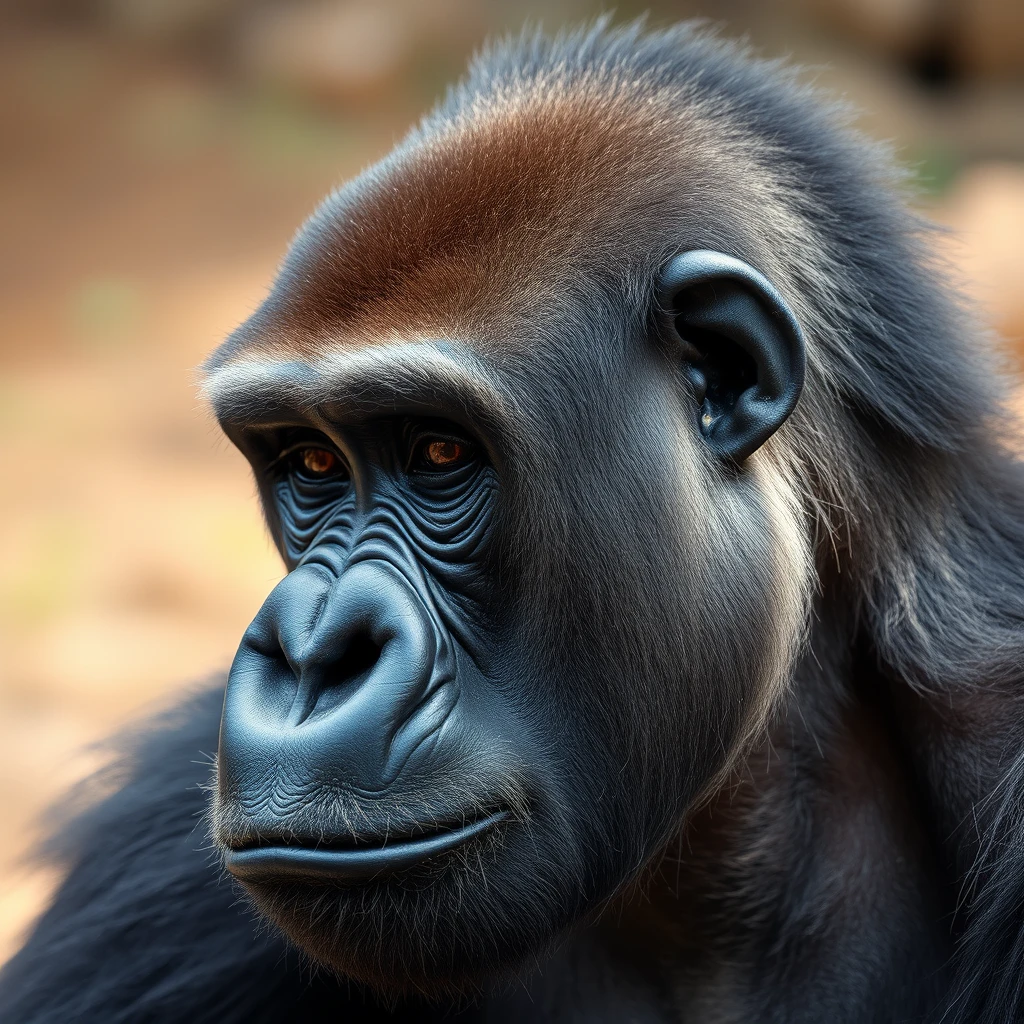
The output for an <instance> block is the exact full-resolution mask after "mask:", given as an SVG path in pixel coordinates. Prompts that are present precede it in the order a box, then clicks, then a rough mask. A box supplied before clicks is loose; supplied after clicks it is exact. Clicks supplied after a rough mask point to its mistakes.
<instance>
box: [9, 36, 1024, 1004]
mask: <svg viewBox="0 0 1024 1024" xmlns="http://www.w3.org/2000/svg"><path fill="white" fill-rule="evenodd" d="M844 117H845V114H844V113H843V112H842V111H841V110H839V109H838V108H836V107H835V106H834V105H829V103H827V102H825V101H823V100H822V99H821V98H819V97H818V96H816V94H814V93H813V92H812V91H811V90H810V89H808V88H807V87H806V86H804V85H802V84H801V83H800V81H799V80H798V79H797V78H795V77H794V75H793V74H792V73H791V72H789V71H786V70H784V69H781V68H780V67H779V66H778V65H777V64H774V63H767V62H763V61H759V60H757V59H755V58H753V57H752V56H751V55H750V54H748V53H747V52H746V51H745V50H743V49H742V48H740V47H737V46H735V45H732V44H729V43H727V42H723V41H721V40H720V39H718V38H717V37H715V36H714V35H711V34H708V33H707V32H706V31H704V30H702V29H699V28H695V27H693V26H687V25H684V26H682V27H680V28H676V29H671V30H667V31H661V32H648V31H647V30H646V29H644V28H643V27H642V26H640V25H632V26H627V27H625V28H620V29H611V28H609V27H608V25H607V24H606V23H604V22H600V23H597V24H596V25H593V26H590V27H588V28H586V29H583V30H580V31H576V32H573V33H567V34H564V35H561V36H558V37H555V38H549V37H545V36H543V35H541V34H526V35H524V36H522V37H521V38H519V39H516V40H512V41H508V42H504V43H501V44H498V45H496V46H494V47H492V48H491V49H489V50H487V51H486V52H484V53H483V55H482V56H480V57H479V58H478V59H477V60H476V62H475V63H474V64H473V66H472V68H471V70H470V71H469V73H468V76H467V77H466V79H465V80H464V81H463V82H462V83H461V84H460V85H458V86H457V87H455V88H454V90H453V91H452V92H451V93H450V94H449V95H448V97H447V98H446V99H445V100H444V101H443V102H442V103H441V105H440V106H439V108H438V109H437V110H436V111H435V112H433V113H432V114H430V115H429V116H428V117H427V118H426V119H425V120H424V121H423V122H422V123H421V124H420V125H419V126H418V127H416V128H415V129H414V130H413V131H412V132H411V134H409V136H408V137H407V138H406V139H405V140H404V141H403V142H402V143H401V144H400V145H399V146H398V147H397V148H396V149H395V150H394V152H393V153H391V154H390V155H389V156H387V157H386V158H385V159H384V160H382V161H381V162H380V163H378V164H377V165H375V166H373V167H371V168H370V169H369V170H367V171H366V172H365V173H363V174H362V175H361V176H359V177H358V178H357V179H356V180H354V181H353V182H351V183H349V184H347V185H345V186H344V187H343V188H341V189H340V190H339V191H337V192H335V193H334V194H332V195H330V196H329V197H328V198H327V199H326V200H325V201H324V203H323V204H322V205H321V207H320V208H319V209H318V210H317V211H316V212H315V213H314V214H313V215H312V217H311V218H310V219H309V221H308V222H307V223H306V224H305V225H304V227H303V228H302V229H301V231H300V232H299V234H298V236H297V238H296V239H295V241H294V243H293V244H292V246H291V248H290V250H289V252H288V254H287V256H286V258H285V260H284V263H283V265H282V267H281V270H280V273H279V275H278V278H277V280H276V283H275V284H274V286H273V289H272V291H271V292H270V294H269V296H268V298H267V299H266V301H265V302H264V303H263V304H262V305H261V306H260V308H259V309H258V310H257V311H256V312H255V314H254V315H253V316H252V317H251V318H250V319H249V320H248V321H247V322H246V323H245V324H243V325H242V326H241V327H240V328H239V329H238V330H237V331H236V332H235V333H234V334H233V335H232V336H231V337H230V338H229V339H228V340H227V341H226V342H225V343H224V344H223V345H222V346H221V347H220V348H219V349H218V350H217V351H216V352H215V353H214V355H213V356H212V357H211V358H210V360H209V362H208V363H207V364H206V366H205V369H204V383H203V389H204V392H205V394H206V396H207V397H208V399H209V401H210V402H211V404H212V407H213V409H214V410H215V412H216V414H217V416H218V418H219V420H220V422H221V424H222V425H223V427H224V429H225V431H226V432H227V434H228V436H229V437H230V438H231V440H232V441H233V442H234V443H235V444H236V445H237V446H238V448H239V449H240V450H241V452H242V453H243V454H244V455H245V457H246V458H247V459H248V460H249V462H250V463H251V464H252V467H253V472H254V474H255V479H256V481H257V484H258V488H259V492H260V495H261V499H262V504H263V508H264V510H265V514H266V519H267V523H268V525H269V529H270V531H271V532H272V534H273V537H274V539H275V541H276V543H277V546H278V548H279V550H280V553H281V556H282V558H283V560H284V562H285V564H286V566H287V569H288V574H287V576H286V577H285V578H284V579H283V581H282V582H281V583H280V584H279V585H278V586H277V587H276V588H275V589H274V591H273V592H272V593H271V594H270V596H269V598H268V599H267V601H266V603H265V604H264V606H263V607H262V609H261V610H260V611H259V613H258V614H257V616H256V618H255V620H254V621H253V623H252V625H251V626H250V627H249V629H248V630H247V631H246V633H245V635H244V636H243V637H242V640H241V644H240V647H239V649H238V653H237V656H236V657H235V660H234V663H233V665H232V667H231V670H230V673H229V675H228V678H227V681H226V687H225V686H224V685H221V684H218V685H216V686H214V687H212V688H209V687H208V688H207V689H205V690H202V691H200V692H198V693H195V694H193V695H191V696H189V697H188V699H187V700H184V701H183V702H182V703H181V704H180V706H179V707H177V708H176V709H174V710H172V711H170V712H167V713H166V714H165V715H164V716H163V717H162V718H161V719H159V720H158V721H156V722H154V723H151V724H149V725H148V726H146V727H144V728H142V729H141V731H139V732H137V733H136V734H135V736H134V737H133V738H129V739H128V740H127V741H126V747H125V750H124V756H123V758H122V759H121V760H120V761H118V762H117V763H116V765H115V767H114V768H112V769H111V772H110V773H108V775H106V776H105V777H104V779H103V780H101V781H102V785H100V786H99V787H98V788H94V789H93V791H92V792H93V794H94V795H93V797H92V799H91V800H89V801H88V802H87V803H86V805H85V806H84V807H80V808H79V809H78V811H76V813H75V814H74V815H71V816H69V817H67V818H66V819H65V820H63V821H62V822H61V823H60V824H59V825H58V827H57V829H56V833H55V835H54V838H53V840H52V845H51V847H50V855H51V856H53V857H54V858H56V859H57V860H58V861H59V862H60V863H61V864H63V865H64V866H65V869H66V872H67V874H66V881H65V882H64V883H63V885H62V887H61V888H60V889H59V891H58V892H57V894H56V896H55V898H54V900H53V902H52V905H51V906H50V908H49V909H48V910H47V911H46V912H45V913H44V914H43V916H42V918H41V919H40V921H39V922H38V924H37V925H36V927H35V930H34V931H33V932H32V934H31V935H30V937H29V938H28V940H27V942H26V944H25V946H24V948H23V949H22V950H21V952H20V953H18V954H17V956H15V958H14V959H13V960H12V961H11V962H10V964H9V965H8V966H7V968H6V969H5V972H4V974H3V978H2V982H0V1007H2V1019H3V1020H4V1021H10V1022H17V1024H40V1022H46V1024H55V1022H61V1024H63V1022H69V1021H77V1022H104V1024H111V1022H113V1024H117V1022H132V1024H138V1022H171V1021H174V1022H178V1021H186V1022H189V1024H200V1022H214V1021H216V1022H219V1024H230V1022H233V1021H237V1022H241V1021H246V1022H251V1021H302V1020H309V1021H312V1020H317V1021H321V1020H343V1021H384V1020H403V1019H404V1020H413V1021H429V1020H434V1019H442V1020H458V1021H466V1022H470V1021H483V1020H486V1021H538V1022H542V1024H543V1022H561V1021H594V1022H616V1024H618V1022H627V1021H635V1022H668V1021H680V1022H694V1021H701V1022H715V1024H733V1022H735V1024H740V1022H744V1024H745V1022H750V1021H761V1022H778V1024H783V1022H786V1024H791V1022H825V1021H827V1022H883V1021H892V1022H895V1021H933V1022H938V1021H940V1020H941V1021H944V1022H952V1021H959V1022H965V1021H971V1022H997V1021H998V1022H1005V1021H1010V1020H1021V1019H1024V921H1022V918H1021V915H1020V908H1021V906H1022V904H1024V863H1022V859H1024V834H1022V833H1024V817H1022V796H1024V714H1022V713H1021V710H1020V705H1021V700H1022V697H1024V687H1022V683H1024V657H1022V651H1024V475H1022V471H1021V465H1020V463H1019V462H1017V461H1016V460H1015V456H1014V444H1015V440H1014V424H1013V421H1012V419H1011V417H1010V416H1009V414H1008V413H1007V412H1005V411H1004V385H1003V383H1001V382H1003V381H1005V379H1006V378H1005V375H1004V374H1003V373H1002V371H1001V369H1000V366H999V364H998V360H997V359H996V358H995V356H994V354H993V349H992V346H991V345H990V344H989V342H988V341H987V340H986V336H985V334H984V332H983V331H982V330H980V329H979V328H978V326H977V325H976V324H975V323H974V322H973V321H972V318H971V316H970V315H969V313H968V312H966V311H965V310H964V309H963V308H962V307H961V304H960V303H959V302H958V299H957V296H956V294H955V292H953V291H952V290H951V289H950V287H949V285H948V284H946V283H945V281H944V279H943V277H942V276H941V275H940V274H939V273H938V272H937V270H936V268H935V267H933V266H932V264H931V261H930V259H929V255H928V253H929V243H928V239H927V234H926V232H924V231H923V228H922V225H921V224H920V223H919V222H918V221H917V219H916V218H914V217H913V216H912V215H911V214H910V213H908V212H907V210H906V207H905V205H904V201H903V198H902V197H901V186H900V182H899V179H898V176H897V175H896V174H895V172H894V171H893V169H892V167H891V164H890V162H889V158H888V157H887V156H886V155H885V153H883V152H881V151H880V150H879V149H878V148H877V147H875V146H873V145H871V144H868V143H867V142H865V140H864V139H862V138H861V137H860V136H858V135H856V134H855V133H853V132H852V131H851V130H849V128H848V127H847V126H846V125H845V124H844ZM154 653H155V654H156V652H154ZM218 730H219V732H218ZM214 750H216V752H217V753H216V764H215V766H214V769H213V773H212V777H211V776H210V772H209V767H210V766H209V764H207V763H204V760H203V754H204V752H205V753H207V754H209V753H211V752H213V751H214Z"/></svg>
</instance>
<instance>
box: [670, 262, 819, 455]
mask: <svg viewBox="0 0 1024 1024" xmlns="http://www.w3.org/2000/svg"><path fill="white" fill-rule="evenodd" d="M659 306H660V310H661V316H662V317H663V327H664V329H665V331H666V334H667V336H668V337H669V338H671V339H674V340H675V342H676V343H677V344H678V345H679V347H680V350H681V352H682V355H683V365H684V372H685V374H686V378H687V380H688V381H689V383H690V385H691V387H692V388H693V391H694V394H695V396H696V398H697V403H698V405H699V407H700V412H699V422H698V428H699V430H700V433H701V435H702V436H703V438H704V440H705V441H706V442H707V444H708V445H709V446H710V447H711V449H712V450H713V451H714V452H715V453H716V454H717V455H719V456H720V457H722V458H724V459H731V460H732V461H734V462H741V461H742V460H743V459H745V458H746V457H747V456H748V455H750V454H751V452H754V451H756V450H757V449H758V448H760V447H761V445H762V444H764V442H765V441H767V440H768V438H769V437H771V435H772V434H774V433H775V431H776V430H778V428H779V427H780V426H781V425H782V423H783V421H784V420H785V419H786V417H787V416H788V415H789V414H790V413H791V412H792V411H793V409H794V407H795V406H796V402H797V399H798V398H799V397H800V390H801V389H802V387H803V383H804V362H805V356H804V339H803V334H802V333H801V331H800V327H799V325H798V324H797V322H796V320H795V318H794V317H793V314H792V312H791V311H790V308H789V306H787V305H786V302H785V300H784V299H783V298H782V296H781V295H780V294H779V293H778V292H777V291H776V290H775V288H774V287H772V285H771V283H770V282H769V281H768V280H767V279H766V278H765V277H763V276H762V275H761V274H759V273H758V272H757V271H756V270H754V268H753V267H750V266H748V265H747V264H746V263H744V262H743V261H742V260H738V259H735V258H734V257H732V256H726V255H725V254H724V253H720V252H711V251H709V250H695V251H693V252H684V253H682V254H680V255H679V256H676V257H675V258H674V259H673V260H672V262H671V263H669V264H668V266H667V267H665V269H664V271H663V272H662V275H661V280H660V293H659Z"/></svg>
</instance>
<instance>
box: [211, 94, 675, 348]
mask: <svg viewBox="0 0 1024 1024" xmlns="http://www.w3.org/2000/svg"><path fill="white" fill-rule="evenodd" d="M666 116H667V115H666V114H665V113H664V111H661V110H659V109H658V108H657V107H656V105H652V104H650V103H648V104H646V106H645V105H641V104H637V103H635V102H627V101H626V99H624V98H622V97H620V98H617V99H616V98H609V97H608V96H606V95H602V94H599V93H597V92H596V91H595V92H594V93H589V92H587V91H586V90H578V91H577V92H575V93H573V94H572V95H550V94H540V95H534V94H530V95H525V96H513V97H509V96H504V97H501V98H499V99H494V100H492V101H491V102H490V103H488V104H483V105H482V106H481V108H480V109H474V110H472V111H470V112H469V113H463V114H459V115H456V116H453V117H450V118H436V119H435V120H434V121H433V122H428V123H426V124H425V125H424V126H423V127H421V128H420V129H417V130H416V131H414V132H413V133H412V134H411V135H410V137H409V138H408V139H407V140H406V141H405V142H404V143H403V144H402V145H401V146H400V147H399V148H398V149H397V150H396V151H395V152H394V153H392V154H391V155H390V156H389V157H388V158H386V159H385V160H384V161H382V162H381V163H380V164H378V165H376V166H375V167H373V168H371V169H370V170H369V171H367V172H365V173H364V174H363V175H361V176H360V177H359V178H357V179H356V180H355V181H353V182H351V183H350V184H349V185H347V186H346V187H344V188H342V189H340V190H339V191H338V192H336V193H334V194H333V195H331V196H330V197H328V199H327V200H326V201H325V202H324V203H323V204H322V206H321V207H320V208H319V209H318V210H317V212H316V213H315V214H314V215H313V217H311V218H310V220H309V221H308V222H307V223H306V224H305V225H304V227H303V229H302V230H301V231H300V233H299V235H298V236H297V238H296V240H295V242H294V243H293V245H292V248H291V250H290V252H289V253H288V255H287V257H286V260H285V262H284V264H283V266H282V269H281V272H280V275H279V277H278V280H277V281H276V283H275V285H274V288H273V291H272V293H271V295H270V296H269V298H268V299H267V301H266V302H265V303H264V304H263V306H262V307H261V308H260V309H259V310H258V311H257V313H256V314H254V316H253V317H252V318H251V319H250V320H249V321H248V322H247V323H246V324H245V325H243V327H242V328H241V329H240V330H239V331H238V332H236V334H235V335H234V336H233V337H232V338H230V339H229V340H228V342H227V343H225V345H224V346H223V347H222V349H221V350H220V352H219V353H217V354H216V355H215V356H214V359H213V360H212V363H213V365H217V364H221V363H223V362H225V361H230V360H233V359H235V358H239V357H243V358H244V357H245V356H248V355H251V354H253V353H254V352H258V353H259V354H261V355H266V356H273V357H275V358H289V357H296V358H303V359H310V358H318V357H322V356H323V355H324V354H326V353H329V352H338V351H339V350H348V349H352V348H358V347H361V346H364V345H367V344H373V345H380V344H386V343H389V342H390V341H393V342H395V343H397V344H402V343H405V342H408V341H409V340H410V339H416V338H423V337H429V338H440V339H452V340H455V339H472V340H473V341H474V342H475V343H476V344H478V345H479V346H484V347H485V348H486V346H487V345H489V344H490V345H492V346H501V347H504V348H507V347H508V346H510V345H515V344H522V343H525V339H524V336H526V335H528V334H529V325H530V324H531V322H538V321H540V320H542V319H543V318H544V317H545V315H548V316H550V314H551V311H552V310H554V309H557V308H559V307H560V306H563V305H564V303H565V301H566V298H567V295H568V294H569V293H573V292H578V291H579V290H580V289H582V288H585V286H586V282H587V280H588V276H589V275H592V274H593V273H595V272H602V273H605V272H607V271H608V268H613V270H614V269H619V270H622V269H623V268H626V267H635V266H636V265H637V263H641V264H642V263H644V262H645V261H646V260H651V259H652V260H654V261H655V262H656V261H657V260H658V259H660V257H659V256H658V254H657V250H658V245H657V239H656V234H657V231H656V225H657V224H658V223H659V219H661V220H663V219H664V217H665V204H664V199H665V197H666V195H667V194H668V191H669V175H668V172H667V169H666V166H665V165H666V163H668V162H669V161H667V160H666V154H665V133H664V131H659V130H658V126H659V125H662V126H663V125H664V122H665V120H666ZM678 119H679V114H678V112H676V114H675V120H676V123H677V126H678ZM674 171H675V173H674V180H675V182H676V184H677V186H678V181H679V171H680V167H679V164H678V163H676V166H675V168H674Z"/></svg>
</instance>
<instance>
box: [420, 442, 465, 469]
mask: <svg viewBox="0 0 1024 1024" xmlns="http://www.w3.org/2000/svg"><path fill="white" fill-rule="evenodd" d="M423 455H424V458H425V459H426V461H427V462H428V463H430V465H431V466H438V467H445V468H447V467H449V466H456V465H458V464H459V463H460V462H464V461H465V458H466V446H465V445H464V444H460V443H459V442H458V441H430V442H429V443H428V444H427V445H426V447H425V448H424V450H423Z"/></svg>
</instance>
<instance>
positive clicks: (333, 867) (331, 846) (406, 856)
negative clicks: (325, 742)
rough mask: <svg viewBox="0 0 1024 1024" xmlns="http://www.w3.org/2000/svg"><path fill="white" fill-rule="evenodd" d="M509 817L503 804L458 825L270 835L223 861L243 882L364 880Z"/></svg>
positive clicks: (424, 857) (410, 864)
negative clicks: (382, 832)
mask: <svg viewBox="0 0 1024 1024" xmlns="http://www.w3.org/2000/svg"><path fill="white" fill-rule="evenodd" d="M508 817H509V814H508V812H507V811H504V810H498V811H493V812H491V813H489V814H486V815H485V816H483V817H477V818H474V819H472V820H469V819H463V820H462V821H460V823H459V824H458V825H457V826H456V825H439V826H437V827H436V828H433V829H431V830H429V831H426V830H425V831H420V832H416V833H415V834H410V833H406V834H400V835H394V834H393V835H389V836H358V837H351V836H349V837H346V838H345V839H335V840H319V841H317V842H315V843H309V844H304V843H303V842H302V841H301V840H295V839H285V838H283V837H267V838H263V839H260V840H257V841H256V842H254V843H252V844H251V845H245V846H241V847H238V848H233V849H229V850H227V851H226V852H225V857H224V866H225V867H226V868H227V869H228V871H230V872H231V874H232V875H234V876H235V877H236V878H237V879H239V880H240V881H244V882H267V881H274V880H294V879H311V880H320V881H324V880H326V881H334V882H365V881H369V880H370V879H373V878H375V877H377V876H378V875H383V874H390V873H392V872H395V871H400V870H402V869H403V868H409V867H413V866H414V865H416V864H419V863H421V862H422V861H425V860H428V859H430V858H431V857H436V856H438V855H440V854H442V853H448V852H449V851H451V850H454V849H456V848H458V847H459V846H462V845H463V844H465V843H468V842H469V841H470V840H472V839H476V838H477V837H478V836H482V835H483V834H484V833H485V832H487V831H489V830H490V829H491V828H492V827H494V826H495V825H497V824H499V823H500V822H502V821H505V820H506V819H507V818H508Z"/></svg>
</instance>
